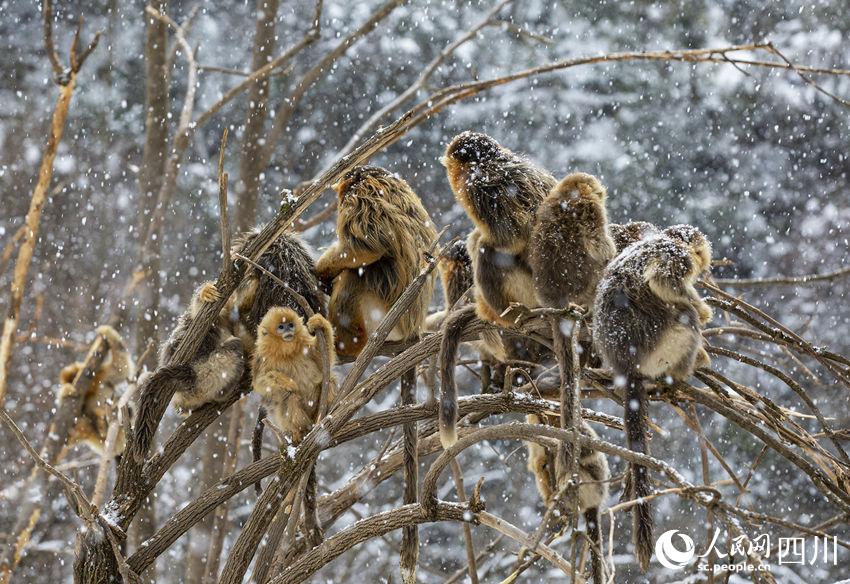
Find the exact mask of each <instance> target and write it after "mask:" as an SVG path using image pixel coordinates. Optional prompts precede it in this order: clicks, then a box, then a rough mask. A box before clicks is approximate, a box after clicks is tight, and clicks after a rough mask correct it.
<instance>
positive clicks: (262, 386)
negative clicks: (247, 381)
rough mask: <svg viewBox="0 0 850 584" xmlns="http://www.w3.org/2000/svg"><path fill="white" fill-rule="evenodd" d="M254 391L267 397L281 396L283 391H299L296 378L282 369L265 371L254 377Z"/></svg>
mask: <svg viewBox="0 0 850 584" xmlns="http://www.w3.org/2000/svg"><path fill="white" fill-rule="evenodd" d="M253 388H254V391H256V392H257V393H258V394H260V395H261V396H265V397H279V394H281V393H294V392H296V391H298V385H297V384H296V383H295V380H294V379H292V378H291V377H289V376H288V375H284V374H283V373H281V372H280V371H274V370H272V371H263V372H262V373H260V374H259V375H257V376H256V378H255V379H254V385H253Z"/></svg>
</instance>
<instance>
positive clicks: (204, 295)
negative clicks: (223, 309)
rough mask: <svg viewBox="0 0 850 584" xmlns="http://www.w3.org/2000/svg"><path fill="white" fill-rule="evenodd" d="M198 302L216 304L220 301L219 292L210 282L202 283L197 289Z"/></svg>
mask: <svg viewBox="0 0 850 584" xmlns="http://www.w3.org/2000/svg"><path fill="white" fill-rule="evenodd" d="M198 300H200V301H201V302H203V303H205V304H210V303H213V302H218V301H219V300H221V292H219V291H218V288H216V287H215V284H213V283H212V282H204V283H203V284H201V287H200V288H198Z"/></svg>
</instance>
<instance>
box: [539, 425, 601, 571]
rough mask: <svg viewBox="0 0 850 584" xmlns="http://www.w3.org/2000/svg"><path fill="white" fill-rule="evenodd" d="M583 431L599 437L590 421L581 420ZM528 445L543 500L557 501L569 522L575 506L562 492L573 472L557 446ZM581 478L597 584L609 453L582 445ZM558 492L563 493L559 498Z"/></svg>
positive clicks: (580, 506)
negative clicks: (561, 460) (560, 458)
mask: <svg viewBox="0 0 850 584" xmlns="http://www.w3.org/2000/svg"><path fill="white" fill-rule="evenodd" d="M527 421H528V423H530V424H548V425H551V426H557V425H558V422H557V420H556V419H555V418H554V417H550V416H547V415H545V414H541V415H538V414H529V415H528V416H527ZM581 432H582V433H583V434H585V435H586V436H589V437H590V438H594V439H596V438H598V437H599V436H598V435H597V434H596V432H595V431H594V430H593V428H591V427H590V425H589V424H588V423H587V422H582V424H581ZM525 445H526V449H527V450H528V469H529V470H530V471H531V472H532V473H534V478H535V479H536V481H537V490H538V492H539V493H540V497H541V498H542V499H543V503H544V504H545V505H546V506H547V507H549V506H553V505H554V506H555V508H556V509H557V510H558V511H559V512H560V516H561V518H562V521H563V522H564V524H567V523H569V518H570V517H572V514H573V511H574V509H570V508H569V506H568V505H567V503H568V501H569V498H568V497H564V496H563V494H565V493H564V491H566V487H567V486H568V485H567V481H569V480H570V476H569V475H568V474H567V472H566V468H564V467H563V466H562V465H559V464H558V462H557V447H547V446H544V445H542V444H539V443H537V442H526V443H525ZM578 479H579V485H578V492H577V495H578V511H579V513H582V514H583V515H584V522H585V528H586V530H587V537H588V539H589V540H590V558H591V574H592V577H593V582H594V583H595V584H602V583H603V582H604V579H603V570H602V532H601V517H600V515H599V509H600V507H601V506H602V504H603V503H604V502H605V501H606V499H608V483H609V481H610V480H611V471H610V469H609V467H608V457H607V456H605V454H603V453H601V452H598V451H596V450H591V449H590V448H585V447H581V448H580V449H579V454H578ZM559 494H561V495H562V496H561V497H560V498H558V495H559Z"/></svg>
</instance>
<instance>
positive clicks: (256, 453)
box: [251, 406, 269, 496]
mask: <svg viewBox="0 0 850 584" xmlns="http://www.w3.org/2000/svg"><path fill="white" fill-rule="evenodd" d="M268 414H269V412H268V410H266V407H265V406H260V409H258V410H257V423H256V424H255V425H254V434H253V435H252V436H251V456H252V458H253V460H254V462H257V461H258V460H260V458H261V457H262V455H263V429H265V427H266V424H265V422H264V420H265V419H266V416H268ZM254 491H255V492H256V493H257V496H259V495H261V494H262V493H263V485H262V484H261V483H260V481H257V482H256V483H254Z"/></svg>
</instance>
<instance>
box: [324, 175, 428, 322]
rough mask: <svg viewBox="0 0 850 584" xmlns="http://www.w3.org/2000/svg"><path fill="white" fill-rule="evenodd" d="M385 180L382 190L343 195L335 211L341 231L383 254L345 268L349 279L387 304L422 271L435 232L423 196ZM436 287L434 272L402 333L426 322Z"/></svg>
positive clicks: (399, 182)
mask: <svg viewBox="0 0 850 584" xmlns="http://www.w3.org/2000/svg"><path fill="white" fill-rule="evenodd" d="M386 184H387V186H386V187H384V188H381V189H375V190H369V191H366V192H365V194H364V193H358V194H351V195H350V196H346V197H345V199H344V200H343V201H342V203H341V204H340V207H339V214H338V216H337V234H338V236H339V238H340V240H344V241H348V242H349V243H350V244H351V245H352V247H354V248H355V249H356V248H357V247H360V248H362V249H365V250H369V251H372V252H377V253H380V254H381V256H382V257H381V258H380V259H379V260H378V261H376V262H374V263H371V264H369V265H367V266H364V267H362V268H359V269H357V270H347V272H348V275H347V278H348V280H349V281H350V282H356V283H357V285H358V286H360V287H362V288H364V289H365V290H368V291H372V292H373V293H374V294H375V295H376V296H377V297H378V298H380V299H383V300H385V301H386V302H387V307H388V308H389V306H391V305H392V304H393V303H394V302H395V301H396V300H398V298H399V297H400V296H401V294H402V292H404V290H405V288H407V286H408V285H409V284H410V283H411V282H412V281H413V279H414V278H415V277H416V275H417V274H418V273H419V269H420V266H421V263H422V259H423V257H424V254H425V252H426V251H427V250H428V249H429V247H430V246H431V243H432V242H433V241H434V240H435V239H436V237H437V231H436V229H435V228H434V224H433V222H432V221H431V217H430V216H429V215H428V212H427V211H426V210H425V207H424V206H423V205H422V201H421V200H420V199H419V197H418V196H417V195H416V193H414V192H413V191H412V190H411V189H410V187H409V186H408V185H407V183H405V182H404V181H402V180H400V179H398V180H393V181H392V182H388V183H386ZM433 292H434V277H433V275H432V276H431V277H429V278H428V281H427V282H426V283H425V285H424V286H423V288H422V291H421V292H420V294H419V296H418V297H417V299H416V300H415V301H414V302H413V304H412V305H411V307H410V309H409V310H408V311H407V312H406V313H405V314H403V315H402V317H401V319H400V320H399V322H398V325H397V327H398V330H399V331H400V333H401V335H402V337H403V338H408V337H409V336H411V335H413V334H415V333H417V332H418V331H419V330H420V328H421V327H422V324H423V323H424V322H425V316H426V315H427V311H428V305H429V304H430V301H431V296H432V295H433Z"/></svg>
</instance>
